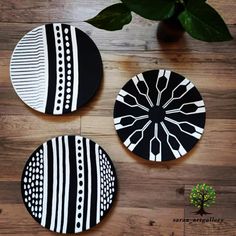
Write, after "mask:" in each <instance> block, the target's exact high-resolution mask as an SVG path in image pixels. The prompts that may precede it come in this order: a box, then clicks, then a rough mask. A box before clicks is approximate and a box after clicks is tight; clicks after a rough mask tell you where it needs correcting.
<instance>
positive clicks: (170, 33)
mask: <svg viewBox="0 0 236 236" xmlns="http://www.w3.org/2000/svg"><path fill="white" fill-rule="evenodd" d="M184 32H185V30H184V28H183V27H182V25H181V23H180V21H179V20H178V18H170V19H167V20H163V21H160V22H159V24H158V28H157V38H158V40H160V41H163V42H176V41H178V40H179V39H180V38H181V37H182V36H183V34H184Z"/></svg>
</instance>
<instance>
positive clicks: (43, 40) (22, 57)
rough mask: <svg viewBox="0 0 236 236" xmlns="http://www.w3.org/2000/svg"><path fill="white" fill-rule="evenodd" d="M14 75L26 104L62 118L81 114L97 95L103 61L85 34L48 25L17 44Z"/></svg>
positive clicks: (69, 28) (18, 90)
mask: <svg viewBox="0 0 236 236" xmlns="http://www.w3.org/2000/svg"><path fill="white" fill-rule="evenodd" d="M10 75H11V81H12V84H13V87H14V89H15V91H16V93H17V94H18V96H19V97H20V98H21V100H22V101H23V102H24V103H26V104H27V105H28V106H30V107H31V108H33V109H35V110H37V111H39V112H42V113H48V114H53V115H61V114H65V113H69V112H73V111H75V110H77V109H78V108H79V107H81V106H82V105H83V104H85V103H86V102H87V101H88V100H89V99H90V98H91V97H92V96H93V95H94V94H95V92H96V90H97V89H98V86H99V83H100V80H101V78H102V61H101V56H100V53H99V51H98V49H97V47H96V45H95V44H94V42H93V41H92V40H91V39H90V38H89V37H88V36H87V35H86V34H85V33H84V32H82V31H81V30H79V29H77V28H75V27H73V26H70V25H66V24H48V25H43V26H39V27H37V28H35V29H33V30H32V31H30V32H29V33H27V34H26V35H25V36H24V37H23V38H22V39H21V40H20V42H19V43H18V44H17V46H16V48H15V50H14V52H13V54H12V58H11V65H10Z"/></svg>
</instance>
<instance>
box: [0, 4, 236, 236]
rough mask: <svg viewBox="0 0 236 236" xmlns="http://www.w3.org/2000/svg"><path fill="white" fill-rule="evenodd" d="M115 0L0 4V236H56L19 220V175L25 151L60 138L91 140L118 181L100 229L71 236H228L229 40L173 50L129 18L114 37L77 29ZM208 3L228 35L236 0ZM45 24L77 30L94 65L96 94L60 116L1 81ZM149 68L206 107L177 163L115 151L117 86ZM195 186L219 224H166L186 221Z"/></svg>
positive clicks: (233, 212) (150, 24)
mask: <svg viewBox="0 0 236 236" xmlns="http://www.w3.org/2000/svg"><path fill="white" fill-rule="evenodd" d="M115 2H117V1H115V0H111V1H105V0H100V1H97V0H80V1H77V0H70V1H64V0H50V1H49V0H35V1H32V0H21V1H18V0H8V1H4V0H0V12H1V14H0V128H1V129H0V131H1V132H0V163H1V164H0V235H7V236H10V235H22V236H23V235H26V236H30V235H45V236H46V235H56V234H54V233H52V232H49V231H48V230H45V229H43V228H42V227H40V226H39V225H38V224H37V223H36V222H35V221H34V220H33V219H32V218H31V216H30V215H29V214H28V213H27V210H26V209H25V208H24V206H23V203H22V199H21V193H20V178H21V173H22V168H23V166H24V164H25V162H26V160H27V158H28V156H29V155H30V154H31V152H32V151H33V150H34V149H35V148H36V147H37V146H38V145H40V144H41V143H43V142H44V141H46V140H47V139H50V138H52V137H54V136H57V135H63V134H81V135H83V136H86V137H88V138H91V139H93V140H94V141H96V142H97V143H99V144H100V145H101V146H102V147H103V148H104V149H105V150H106V151H107V152H108V153H109V155H110V156H111V158H112V160H113V161H114V165H115V167H116V169H117V174H118V178H119V193H118V197H117V200H116V202H115V205H114V208H113V210H112V211H111V212H110V213H109V215H108V216H107V217H106V218H105V220H104V221H103V222H102V223H101V224H99V225H98V226H96V227H94V228H93V229H92V230H90V231H88V232H85V233H82V234H81V235H96V236H97V235H99V236H100V235H114V236H116V235H127V236H129V235H131V236H132V235H135V236H139V235H145V236H149V235H153V236H158V235H164V236H165V235H173V236H174V235H175V236H176V235H180V236H182V235H186V236H188V235H190V236H192V235H212V236H215V235H220V236H221V235H230V236H231V235H232V236H233V235H236V201H235V199H236V158H235V156H236V132H235V131H236V82H235V79H236V78H235V74H236V40H233V41H230V42H223V43H205V42H201V41H198V40H194V39H192V38H191V37H189V36H188V35H185V36H184V38H182V39H181V40H180V41H179V42H176V43H159V42H158V41H157V39H156V28H157V23H156V22H154V21H147V20H145V19H143V18H141V17H138V16H135V15H134V17H133V18H134V19H133V21H132V23H131V24H130V25H128V26H125V27H124V29H123V30H122V31H117V32H106V31H103V30H99V29H96V28H94V27H92V26H90V25H88V24H86V23H84V22H83V20H85V19H87V18H89V17H92V16H94V15H95V14H96V13H97V12H99V11H100V10H101V9H103V8H104V7H106V6H107V5H108V4H112V3H115ZM209 2H210V3H211V4H212V5H213V6H214V7H215V8H216V9H217V10H218V11H219V12H220V13H221V14H222V16H223V17H224V19H225V21H226V22H227V24H228V26H229V28H230V31H231V33H232V35H233V36H234V37H236V16H235V12H236V2H235V1H234V0H228V1H223V0H210V1H209ZM48 22H64V23H70V24H73V25H75V26H77V27H79V28H80V29H82V30H83V31H85V32H86V33H87V34H88V35H90V37H91V38H92V39H93V40H94V41H95V42H96V44H97V46H98V48H99V49H100V51H101V55H102V59H103V64H104V78H103V81H102V84H101V86H100V89H99V91H98V93H97V94H96V96H95V97H94V98H93V99H92V100H91V101H90V102H89V103H88V104H87V105H86V106H84V107H82V108H81V109H80V110H79V111H77V112H74V113H72V114H70V115H66V116H60V117H53V116H49V115H43V114H39V113H38V112H35V111H33V110H32V109H30V108H28V107H27V106H26V105H24V103H23V102H21V101H20V99H19V98H18V97H17V95H16V94H15V92H14V90H13V88H12V86H11V82H10V79H9V63H10V58H11V54H12V50H13V49H14V47H15V45H16V43H17V42H18V40H20V38H21V37H22V36H23V35H24V34H25V33H26V32H28V31H29V30H31V29H32V28H34V27H36V26H39V25H41V24H44V23H48ZM159 68H166V69H171V70H174V71H176V72H178V73H180V74H183V75H185V76H186V77H188V78H189V79H190V80H192V81H193V83H194V84H195V85H196V86H197V87H198V89H199V91H200V92H201V93H202V95H203V98H204V101H205V103H206V108H207V120H206V127H205V133H204V135H203V138H202V139H201V141H200V142H199V143H198V144H197V145H196V147H195V148H194V149H193V150H192V151H191V152H190V153H189V154H188V155H186V157H184V158H181V159H179V160H176V161H171V162H167V163H149V162H148V161H145V160H142V159H141V158H138V157H137V156H136V155H133V154H132V153H130V152H129V151H128V150H127V149H126V148H125V147H124V146H123V145H122V143H121V142H120V140H119V138H118V137H117V135H116V132H115V129H114V125H113V120H112V113H113V106H114V101H115V98H116V96H117V93H118V92H119V90H120V88H121V87H122V86H123V85H124V83H126V82H127V81H128V80H129V79H130V78H131V77H132V76H133V75H135V74H137V73H140V72H142V71H145V70H150V69H159ZM201 182H205V183H208V184H210V185H212V186H213V187H214V188H215V190H216V194H217V195H216V196H217V200H216V204H215V205H214V206H212V207H211V208H209V211H210V212H211V213H212V214H211V216H214V217H215V218H223V219H224V220H223V222H222V223H212V222H210V223H204V224H203V223H200V222H194V223H187V222H185V223H183V222H181V223H179V222H174V221H173V219H176V218H179V219H180V218H194V217H196V216H195V215H194V214H193V212H194V211H196V209H194V207H192V206H190V204H189V199H188V198H189V193H190V191H191V188H192V187H193V186H194V185H195V184H197V183H201ZM207 217H209V215H207V216H205V218H207ZM203 218H204V217H203Z"/></svg>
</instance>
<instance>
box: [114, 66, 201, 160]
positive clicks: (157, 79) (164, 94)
mask: <svg viewBox="0 0 236 236" xmlns="http://www.w3.org/2000/svg"><path fill="white" fill-rule="evenodd" d="M114 123H115V128H116V130H117V133H118V135H119V137H120V139H121V140H122V142H123V143H124V145H125V146H126V147H127V148H128V149H129V150H130V151H132V152H133V153H135V154H137V155H139V156H141V157H142V158H144V159H147V160H150V161H168V160H174V159H176V158H179V157H181V156H183V155H185V154H186V153H187V152H188V151H190V150H191V149H192V148H193V146H194V145H195V144H196V143H197V141H198V140H199V139H200V138H201V136H202V134H203V130H204V125H205V105H204V102H203V100H202V97H201V95H200V93H199V92H198V90H197V89H196V87H195V86H194V85H193V84H192V82H191V81H189V80H188V79H186V78H184V77H183V76H181V75H179V74H177V73H175V72H172V71H168V70H152V71H146V72H144V73H142V74H139V75H136V76H134V77H133V78H132V79H131V80H130V81H128V82H127V83H126V84H125V85H124V87H123V88H122V89H121V90H120V92H119V94H118V96H117V98H116V102H115V108H114Z"/></svg>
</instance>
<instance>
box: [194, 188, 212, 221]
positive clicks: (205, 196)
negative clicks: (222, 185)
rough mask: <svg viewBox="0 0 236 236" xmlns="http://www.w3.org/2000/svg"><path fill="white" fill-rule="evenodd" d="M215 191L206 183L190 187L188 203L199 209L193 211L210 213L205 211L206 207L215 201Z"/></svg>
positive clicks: (198, 213) (200, 213) (203, 213)
mask: <svg viewBox="0 0 236 236" xmlns="http://www.w3.org/2000/svg"><path fill="white" fill-rule="evenodd" d="M215 198H216V193H215V190H214V189H213V188H212V187H211V186H209V185H207V184H197V185H196V186H194V187H193V188H192V191H191V193H190V203H191V204H192V205H194V206H195V207H198V208H199V210H198V211H196V212H194V213H196V214H197V215H201V216H203V215H206V214H211V213H209V212H206V211H205V208H206V207H209V206H211V205H212V204H214V203H215Z"/></svg>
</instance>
